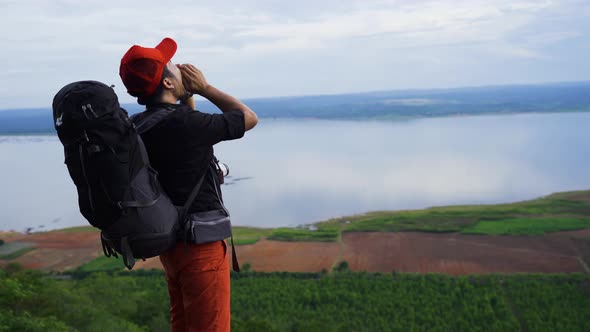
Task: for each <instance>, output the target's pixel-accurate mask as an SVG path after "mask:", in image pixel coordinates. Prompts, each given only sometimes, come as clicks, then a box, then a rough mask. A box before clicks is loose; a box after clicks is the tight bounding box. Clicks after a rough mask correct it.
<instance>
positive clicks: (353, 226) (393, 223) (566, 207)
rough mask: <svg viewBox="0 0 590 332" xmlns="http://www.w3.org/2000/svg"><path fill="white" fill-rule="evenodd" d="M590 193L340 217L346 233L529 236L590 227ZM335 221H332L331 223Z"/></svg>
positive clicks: (579, 192) (561, 194) (562, 194)
mask: <svg viewBox="0 0 590 332" xmlns="http://www.w3.org/2000/svg"><path fill="white" fill-rule="evenodd" d="M589 197H590V191H578V192H569V193H558V194H554V195H550V196H547V197H543V198H539V199H535V200H531V201H525V202H518V203H510V204H497V205H466V206H446V207H433V208H429V209H424V210H412V211H379V212H371V213H367V214H364V215H358V216H352V217H345V218H340V219H339V221H338V222H339V223H340V224H341V225H342V228H341V229H342V231H345V232H399V231H422V232H439V233H440V232H468V233H478V234H529V235H539V234H544V233H549V232H556V231H563V230H572V229H581V228H588V227H590V222H589V216H590V199H588V198H589ZM332 222H333V221H332Z"/></svg>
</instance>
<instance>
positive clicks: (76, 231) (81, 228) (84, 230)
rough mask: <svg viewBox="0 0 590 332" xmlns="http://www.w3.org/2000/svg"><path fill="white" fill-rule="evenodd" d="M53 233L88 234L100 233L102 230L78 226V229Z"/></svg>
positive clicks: (66, 229) (72, 228) (67, 229)
mask: <svg viewBox="0 0 590 332" xmlns="http://www.w3.org/2000/svg"><path fill="white" fill-rule="evenodd" d="M51 232H66V233H87V232H100V230H99V229H98V228H94V227H92V226H77V227H69V228H64V229H59V230H54V231H51Z"/></svg>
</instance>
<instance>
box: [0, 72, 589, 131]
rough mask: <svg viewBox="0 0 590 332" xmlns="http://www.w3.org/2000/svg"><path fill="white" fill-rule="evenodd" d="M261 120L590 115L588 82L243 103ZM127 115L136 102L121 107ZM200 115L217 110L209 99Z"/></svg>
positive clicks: (29, 125) (11, 126) (15, 115)
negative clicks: (520, 114)
mask: <svg viewBox="0 0 590 332" xmlns="http://www.w3.org/2000/svg"><path fill="white" fill-rule="evenodd" d="M244 101H245V102H246V103H247V104H248V105H249V106H250V107H251V108H252V109H254V110H255V111H256V113H257V114H258V115H259V117H261V118H274V119H334V120H336V119H338V120H394V119H412V118H420V117H445V116H465V115H484V114H517V113H561V112H588V111H590V82H569V83H548V84H536V85H503V86H485V87H470V88H454V89H430V90H394V91H377V92H364V93H351V94H340V95H318V96H300V97H275V98H257V99H245V100H244ZM122 107H123V108H125V109H126V110H127V111H128V112H129V113H130V114H134V113H137V112H140V111H141V110H142V107H141V106H140V105H137V104H123V105H122ZM197 108H198V109H199V110H200V111H203V112H211V113H213V112H218V110H217V109H216V108H215V106H214V105H212V104H211V103H209V102H207V101H204V102H203V101H199V102H197ZM52 132H54V129H53V120H52V115H51V108H50V107H46V108H34V109H26V108H23V109H9V110H0V134H3V135H10V134H35V133H52Z"/></svg>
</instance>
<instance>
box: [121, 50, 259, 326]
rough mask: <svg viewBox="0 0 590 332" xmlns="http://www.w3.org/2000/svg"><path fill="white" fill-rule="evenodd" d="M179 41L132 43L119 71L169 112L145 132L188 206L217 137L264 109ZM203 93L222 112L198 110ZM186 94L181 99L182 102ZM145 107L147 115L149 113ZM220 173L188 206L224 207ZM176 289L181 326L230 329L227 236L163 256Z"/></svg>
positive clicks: (164, 180)
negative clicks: (189, 56) (222, 86)
mask: <svg viewBox="0 0 590 332" xmlns="http://www.w3.org/2000/svg"><path fill="white" fill-rule="evenodd" d="M176 48H177V45H176V42H175V41H174V40H172V39H170V38H165V39H164V40H162V41H161V42H160V43H159V44H158V45H157V46H156V47H155V48H146V47H141V46H138V45H134V46H132V47H131V48H130V49H129V50H128V51H127V53H125V55H124V56H123V58H122V60H121V66H120V68H119V75H120V76H121V79H122V81H123V83H124V84H125V87H126V88H127V92H128V93H129V94H130V95H132V96H134V97H137V101H138V103H139V104H141V105H145V106H146V111H144V112H143V113H149V112H150V111H153V110H155V109H159V110H161V109H166V110H167V111H168V112H169V114H168V115H166V117H165V118H164V119H163V120H162V121H160V122H158V124H156V125H155V126H154V127H153V128H151V129H149V130H148V131H147V132H145V133H143V134H142V135H141V138H142V139H143V141H144V143H145V146H146V149H147V152H148V155H149V158H150V163H151V165H152V167H153V168H154V169H155V170H156V171H157V172H158V174H159V175H158V176H159V181H160V183H161V185H162V187H163V188H164V190H165V191H166V193H167V194H168V195H169V196H170V198H171V199H172V202H173V203H174V205H177V206H182V205H183V204H184V203H185V202H186V201H187V199H188V196H189V194H190V193H191V191H192V190H193V187H194V185H195V183H197V181H198V180H199V178H200V177H201V176H202V175H203V174H205V172H207V170H208V168H209V165H210V164H211V161H212V159H213V158H214V156H213V145H215V144H217V143H219V142H221V141H226V140H233V139H238V138H241V137H243V136H244V133H245V132H246V131H248V130H250V129H252V128H253V127H254V126H255V125H256V124H257V122H258V118H257V117H256V114H255V113H254V112H253V111H252V110H251V109H250V108H249V107H248V106H246V105H245V104H244V103H242V102H240V101H239V100H238V99H236V98H234V97H232V96H230V95H228V94H226V93H224V92H222V91H220V90H218V89H217V88H215V87H214V86H213V85H211V84H209V83H208V82H207V80H206V79H205V76H203V74H202V73H201V71H200V70H199V69H197V68H196V67H195V66H193V65H191V64H181V65H175V64H173V63H172V61H170V60H171V59H172V56H173V55H174V53H176ZM193 94H198V95H201V96H203V97H205V98H206V99H208V100H209V101H211V102H212V103H213V104H215V106H217V107H218V108H219V109H220V110H221V112H222V113H221V114H208V113H201V112H199V111H196V110H195V104H194V100H193V97H192V95H193ZM179 102H180V103H179ZM143 113H142V114H140V116H141V115H143ZM216 190H217V191H219V192H221V188H220V186H219V184H218V183H217V182H216V181H214V180H213V177H209V176H205V177H204V182H203V184H202V187H201V189H200V191H199V192H198V195H197V196H196V199H195V201H194V202H193V204H192V205H191V207H190V208H189V209H188V213H189V214H190V213H195V212H201V211H210V210H215V209H219V208H220V206H219V205H220V203H219V201H218V198H217V195H216ZM160 260H161V262H162V265H163V266H164V270H165V272H166V281H167V283H168V293H169V295H170V323H171V330H172V331H173V332H179V331H229V330H230V275H229V261H228V247H227V243H226V242H225V240H221V241H216V242H210V243H205V244H192V243H188V244H186V248H185V244H184V242H179V243H178V244H177V246H176V247H175V248H173V249H172V250H170V251H168V252H166V253H164V254H162V255H161V256H160Z"/></svg>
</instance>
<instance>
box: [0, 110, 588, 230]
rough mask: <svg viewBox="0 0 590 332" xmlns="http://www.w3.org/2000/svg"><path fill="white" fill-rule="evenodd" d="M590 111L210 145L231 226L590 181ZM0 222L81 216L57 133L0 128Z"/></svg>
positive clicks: (265, 124) (330, 128) (310, 130)
mask: <svg viewBox="0 0 590 332" xmlns="http://www.w3.org/2000/svg"><path fill="white" fill-rule="evenodd" d="M589 128H590V114H588V113H561V114H526V115H499V116H478V117H448V118H431V119H416V120H408V121H385V122H384V121H381V122H377V121H328V120H272V119H261V121H260V123H259V124H258V126H257V127H256V128H255V129H254V130H252V131H251V132H248V133H246V137H245V138H244V139H241V140H237V141H231V142H223V143H220V144H218V145H216V147H215V151H216V155H217V157H218V158H219V159H220V160H221V161H223V162H225V163H227V164H228V165H229V168H230V176H231V177H230V178H228V179H227V180H226V181H227V185H224V186H223V191H224V197H225V200H226V205H227V206H228V208H229V210H230V212H231V213H232V220H233V223H234V224H235V225H249V226H259V227H277V226H295V225H301V224H307V223H311V222H315V221H321V220H325V219H328V218H332V217H339V216H346V215H352V214H357V213H363V212H368V211H374V210H397V209H416V208H424V207H430V206H440V205H455V204H488V203H499V202H510V201H516V200H525V199H532V198H536V197H539V196H543V195H547V194H550V193H552V192H556V191H569V190H580V189H589V188H590V172H588V168H589V162H590V153H589V152H590V130H588V129H589ZM0 156H1V159H2V162H1V163H0V179H1V183H2V186H1V187H0V202H2V203H0V204H1V208H0V230H18V231H23V230H25V229H26V228H28V227H31V228H33V230H35V231H38V230H45V229H55V228H64V227H69V226H75V225H84V224H86V221H85V220H84V219H83V217H82V216H81V215H80V213H79V212H78V207H77V196H76V192H75V187H74V185H73V182H72V181H71V180H70V178H69V175H68V173H67V169H66V167H65V165H64V164H63V148H62V146H61V144H60V143H59V141H58V139H57V137H56V136H0Z"/></svg>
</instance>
